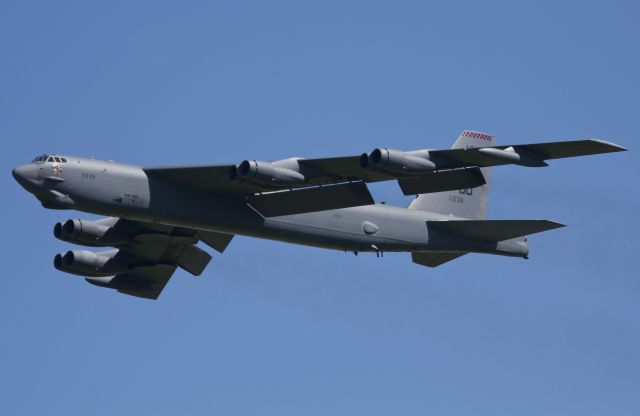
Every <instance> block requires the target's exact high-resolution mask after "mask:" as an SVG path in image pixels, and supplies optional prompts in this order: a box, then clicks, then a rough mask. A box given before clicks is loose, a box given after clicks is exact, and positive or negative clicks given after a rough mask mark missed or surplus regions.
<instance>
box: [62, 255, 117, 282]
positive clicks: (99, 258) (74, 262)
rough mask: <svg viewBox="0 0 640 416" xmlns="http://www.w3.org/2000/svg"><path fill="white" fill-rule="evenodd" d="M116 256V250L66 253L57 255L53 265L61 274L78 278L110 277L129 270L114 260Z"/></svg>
mask: <svg viewBox="0 0 640 416" xmlns="http://www.w3.org/2000/svg"><path fill="white" fill-rule="evenodd" d="M116 254H118V250H109V251H104V252H101V253H94V252H93V251H87V250H73V251H67V252H66V253H64V254H57V255H56V256H55V257H54V258H53V265H54V267H55V268H56V269H58V270H60V271H62V272H66V273H71V274H76V275H78V276H111V275H114V274H118V273H122V272H124V271H127V270H128V269H129V268H128V267H127V265H126V264H123V263H121V262H119V261H117V260H116V259H115V258H114V257H115V255H116Z"/></svg>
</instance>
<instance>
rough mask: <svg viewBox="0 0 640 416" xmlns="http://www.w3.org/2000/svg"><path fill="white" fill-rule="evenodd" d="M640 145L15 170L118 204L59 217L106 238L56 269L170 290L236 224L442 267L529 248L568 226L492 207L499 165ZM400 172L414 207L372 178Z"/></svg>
mask: <svg viewBox="0 0 640 416" xmlns="http://www.w3.org/2000/svg"><path fill="white" fill-rule="evenodd" d="M623 150H626V149H624V148H622V147H620V146H617V145H615V144H612V143H608V142H605V141H601V140H578V141H565V142H553V143H536V144H514V145H507V146H496V144H495V137H494V136H492V135H490V134H486V133H481V132H474V131H464V132H462V134H461V135H460V137H459V138H458V139H457V141H456V142H455V143H454V145H453V147H452V148H451V149H448V150H415V151H408V152H403V151H399V150H394V149H388V148H377V149H374V150H373V151H371V152H369V153H363V154H362V155H361V156H347V157H332V158H322V159H302V158H290V159H284V160H279V161H276V162H263V161H260V160H245V161H243V162H241V163H239V164H237V165H236V164H229V165H201V166H177V167H148V168H144V167H138V166H132V165H127V164H122V163H116V162H113V161H104V160H96V159H93V158H82V157H75V156H68V155H58V154H55V155H42V156H39V157H37V158H35V159H34V160H33V162H32V163H29V164H26V165H22V166H19V167H17V168H15V169H14V170H13V176H14V177H15V179H16V180H17V181H18V183H19V184H20V185H22V187H24V188H25V189H26V190H27V191H29V192H30V193H32V194H33V195H34V196H35V197H36V198H37V199H38V200H39V201H40V202H41V204H42V206H44V207H45V208H50V209H73V210H78V211H83V212H88V213H92V214H99V215H105V216H107V217H106V218H103V219H98V220H95V221H90V220H85V219H70V220H67V221H66V222H62V223H58V224H55V226H54V229H53V233H54V235H55V236H56V237H57V238H59V239H60V240H63V241H66V242H69V243H74V244H80V245H84V246H92V247H112V248H110V249H108V250H106V251H97V252H94V251H87V250H71V251H67V252H66V253H64V254H58V255H56V256H55V258H54V261H53V264H54V266H55V268H56V269H58V270H60V271H63V272H67V273H72V274H76V275H80V276H85V279H86V281H88V282H89V283H92V284H94V285H97V286H101V287H105V288H111V289H115V290H117V291H118V292H121V293H125V294H128V295H133V296H138V297H142V298H148V299H157V298H158V296H159V295H160V293H161V292H162V290H163V288H164V287H165V285H166V284H167V282H168V281H169V278H170V277H171V275H172V274H173V273H174V271H175V270H176V268H177V267H181V268H182V269H184V270H186V271H187V272H189V273H191V274H193V275H196V276H197V275H200V274H201V273H202V272H203V270H204V268H205V267H206V266H207V264H208V263H209V261H210V260H211V256H210V255H209V254H208V253H207V252H205V251H204V250H202V249H201V248H199V247H197V246H196V243H198V241H201V242H202V243H204V244H205V245H208V246H209V247H211V248H212V249H214V250H216V251H218V252H220V253H222V252H223V251H224V250H225V248H226V247H227V245H228V244H229V242H230V241H231V239H232V238H233V236H234V235H236V234H238V235H245V236H251V237H257V238H265V239H270V240H277V241H284V242H288V243H294V244H304V245H308V246H314V247H322V248H328V249H334V250H341V251H349V252H353V253H355V254H358V253H359V252H373V253H376V254H377V255H378V256H381V255H382V254H383V253H384V252H410V253H411V257H412V259H413V262H414V263H417V264H420V265H424V266H428V267H436V266H439V265H441V264H443V263H446V262H448V261H451V260H454V259H456V258H458V257H461V256H463V255H465V254H467V253H486V254H495V255H501V256H512V257H523V258H528V254H529V248H528V245H527V239H526V236H527V235H530V234H534V233H538V232H542V231H547V230H552V229H554V228H558V227H562V226H563V225H562V224H559V223H556V222H552V221H547V220H487V219H486V209H487V196H488V190H489V174H490V169H491V167H493V166H498V165H519V166H526V167H542V166H547V161H548V160H552V159H559V158H565V157H572V156H585V155H592V154H598V153H609V152H618V151H623ZM388 180H396V181H397V182H398V184H399V186H400V189H401V190H402V192H403V193H404V194H405V195H416V198H415V199H413V200H412V202H411V203H410V204H409V206H408V207H407V208H401V207H393V206H388V205H385V204H376V203H374V200H373V198H372V196H371V194H370V193H369V190H368V188H367V183H370V182H378V181H388Z"/></svg>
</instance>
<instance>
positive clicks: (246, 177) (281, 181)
mask: <svg viewBox="0 0 640 416" xmlns="http://www.w3.org/2000/svg"><path fill="white" fill-rule="evenodd" d="M229 177H230V178H231V179H232V180H234V181H237V182H242V181H249V182H254V183H257V184H260V185H267V186H274V187H288V186H292V185H299V184H302V183H304V181H305V177H304V175H302V174H301V173H300V172H298V171H295V170H293V169H288V168H284V167H279V166H275V165H274V164H272V163H269V162H263V161H259V160H245V161H243V162H241V163H240V164H239V165H237V166H233V167H232V168H231V171H230V173H229Z"/></svg>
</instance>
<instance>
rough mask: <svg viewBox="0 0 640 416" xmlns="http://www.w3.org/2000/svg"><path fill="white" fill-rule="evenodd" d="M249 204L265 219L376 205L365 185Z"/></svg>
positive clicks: (270, 196)
mask: <svg viewBox="0 0 640 416" xmlns="http://www.w3.org/2000/svg"><path fill="white" fill-rule="evenodd" d="M247 203H248V204H249V205H250V206H251V207H252V208H253V209H255V210H256V211H257V212H258V213H260V214H261V215H263V216H265V217H279V216H282V215H293V214H303V213H306V212H315V211H326V210H331V209H338V208H348V207H357V206H361V205H371V204H373V203H374V202H373V197H372V196H371V194H370V193H369V190H368V189H367V185H366V184H365V183H364V182H355V183H343V184H339V185H329V186H321V187H316V188H306V189H300V190H294V191H282V192H271V193H265V194H260V195H253V196H249V197H247Z"/></svg>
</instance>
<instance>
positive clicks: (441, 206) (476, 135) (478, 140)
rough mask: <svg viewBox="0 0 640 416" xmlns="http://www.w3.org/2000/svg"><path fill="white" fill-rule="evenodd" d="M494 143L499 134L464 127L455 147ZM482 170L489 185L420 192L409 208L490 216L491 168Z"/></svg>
mask: <svg viewBox="0 0 640 416" xmlns="http://www.w3.org/2000/svg"><path fill="white" fill-rule="evenodd" d="M495 143H496V138H495V136H493V135H491V134H487V133H482V132H478V131H469V130H465V131H463V132H462V134H460V137H458V140H456V142H455V143H454V144H453V147H452V148H453V149H461V148H469V147H486V146H495ZM480 170H481V171H482V174H483V175H484V178H485V181H486V185H482V186H479V187H477V188H473V189H460V190H457V191H448V192H436V193H430V194H422V195H418V197H417V198H416V199H414V200H413V201H411V204H409V209H417V210H420V211H428V212H434V213H438V214H444V215H453V216H455V217H458V218H468V219H474V220H482V219H485V218H486V217H487V200H488V197H489V184H490V175H491V168H481V169H480Z"/></svg>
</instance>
